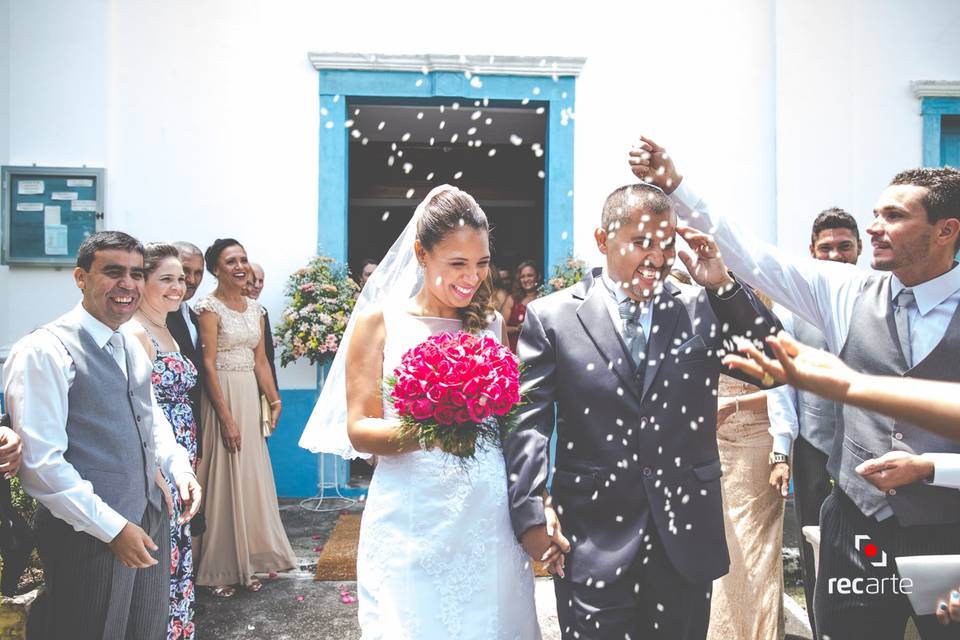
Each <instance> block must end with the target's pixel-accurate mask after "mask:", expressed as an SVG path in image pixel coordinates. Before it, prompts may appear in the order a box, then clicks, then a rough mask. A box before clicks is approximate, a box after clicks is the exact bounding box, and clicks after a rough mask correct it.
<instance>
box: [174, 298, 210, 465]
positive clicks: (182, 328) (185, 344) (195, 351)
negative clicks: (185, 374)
mask: <svg viewBox="0 0 960 640" xmlns="http://www.w3.org/2000/svg"><path fill="white" fill-rule="evenodd" d="M184 304H186V303H184ZM190 322H192V323H193V326H194V327H196V329H197V333H198V334H199V332H200V321H199V319H198V318H197V314H196V313H194V311H193V309H190ZM167 329H169V330H170V335H172V336H173V339H174V340H176V341H177V346H179V347H180V353H182V354H183V355H185V356H186V357H187V358H189V359H190V362H192V363H193V366H195V367H196V368H197V384H196V386H195V387H193V388H192V389H190V391H189V392H188V393H187V395H188V396H190V405H191V406H192V407H193V419H194V420H195V421H196V423H197V455H198V456H202V455H203V445H202V439H201V433H202V429H201V428H200V397H201V396H202V395H203V377H204V373H205V372H204V369H203V350H202V349H200V347H195V346H193V339H192V338H191V337H190V330H189V329H188V328H187V323H186V321H185V320H184V319H183V315H181V313H180V310H179V309H178V310H177V311H171V312H170V313H168V314H167Z"/></svg>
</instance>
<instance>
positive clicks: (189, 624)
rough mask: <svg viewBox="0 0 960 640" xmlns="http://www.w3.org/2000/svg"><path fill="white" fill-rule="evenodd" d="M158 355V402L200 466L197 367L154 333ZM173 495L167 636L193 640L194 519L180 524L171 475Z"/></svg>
mask: <svg viewBox="0 0 960 640" xmlns="http://www.w3.org/2000/svg"><path fill="white" fill-rule="evenodd" d="M150 341H151V342H153V348H154V350H155V351H156V354H157V355H156V358H155V359H154V361H153V373H152V375H151V382H152V383H153V391H154V393H155V394H156V396H157V402H158V403H159V404H160V407H161V408H162V409H163V413H164V414H165V415H166V416H167V420H169V421H170V424H171V425H172V426H173V435H174V437H175V438H176V440H177V442H178V443H179V444H180V445H181V446H182V447H183V448H184V449H186V450H187V453H188V454H189V455H190V465H191V466H192V467H193V469H194V471H196V468H197V423H196V420H194V418H193V409H192V407H191V406H190V398H189V397H187V392H188V391H190V389H192V388H193V387H194V386H196V384H197V368H196V367H195V366H194V364H193V363H192V362H190V359H189V358H187V357H186V356H185V355H183V354H182V353H180V352H179V351H161V350H160V345H159V344H157V341H156V340H155V339H154V338H153V336H150ZM167 486H168V487H169V488H170V495H171V496H173V517H172V518H171V519H170V622H169V624H168V625H167V640H181V639H183V640H193V638H194V631H195V629H194V624H193V601H194V592H193V549H192V546H191V538H190V523H189V522H188V523H186V524H182V525H178V524H177V518H179V517H180V513H181V510H182V508H183V505H182V503H181V501H180V498H179V496H178V493H177V488H176V486H174V485H173V483H172V482H171V481H170V479H169V478H168V479H167Z"/></svg>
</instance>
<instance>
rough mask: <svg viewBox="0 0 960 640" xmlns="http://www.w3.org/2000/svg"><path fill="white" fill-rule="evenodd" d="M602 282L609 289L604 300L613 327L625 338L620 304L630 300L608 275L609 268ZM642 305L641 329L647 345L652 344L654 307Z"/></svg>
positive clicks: (604, 270)
mask: <svg viewBox="0 0 960 640" xmlns="http://www.w3.org/2000/svg"><path fill="white" fill-rule="evenodd" d="M600 280H601V282H603V284H604V286H606V288H607V295H605V296H603V300H604V302H605V303H606V305H607V312H608V313H609V314H610V319H611V320H613V326H614V327H616V328H617V333H619V334H620V337H621V338H622V337H623V318H621V317H620V303H621V302H623V301H624V300H626V299H627V298H629V297H630V296H628V295H627V292H626V291H624V290H623V287H621V286H618V285H617V283H615V282H614V281H613V279H612V278H611V277H610V276H609V275H607V268H606V267H604V268H603V272H602V273H601V274H600ZM637 304H639V305H640V328H642V329H643V337H644V339H645V340H646V342H647V344H650V328H651V327H652V326H653V305H652V304H646V303H642V302H640V303H637Z"/></svg>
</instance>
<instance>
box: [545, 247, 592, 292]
mask: <svg viewBox="0 0 960 640" xmlns="http://www.w3.org/2000/svg"><path fill="white" fill-rule="evenodd" d="M586 271H587V264H586V263H585V262H584V261H583V260H580V259H579V258H575V257H573V255H572V254H571V255H568V256H567V258H566V260H564V261H563V262H561V263H560V264H557V265H554V267H553V276H552V277H551V278H550V279H549V280H547V281H546V282H545V283H544V286H543V288H544V292H543V293H544V294H547V293H553V292H554V291H560V290H561V289H566V288H567V287H571V286H573V285H575V284H576V283H578V282H580V281H581V280H583V275H584V274H585V273H586Z"/></svg>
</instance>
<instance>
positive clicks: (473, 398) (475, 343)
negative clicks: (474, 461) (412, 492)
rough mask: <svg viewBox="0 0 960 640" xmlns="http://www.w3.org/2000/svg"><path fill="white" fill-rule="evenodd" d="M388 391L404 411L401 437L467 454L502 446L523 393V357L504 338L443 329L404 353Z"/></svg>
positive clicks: (401, 412) (459, 455) (458, 454)
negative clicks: (521, 375)
mask: <svg viewBox="0 0 960 640" xmlns="http://www.w3.org/2000/svg"><path fill="white" fill-rule="evenodd" d="M386 388H387V393H388V394H389V396H390V398H391V400H392V402H393V407H394V409H396V411H397V414H398V416H399V417H400V420H401V423H402V427H401V429H400V439H401V440H408V439H415V440H416V441H418V442H419V443H420V444H421V446H423V447H425V448H429V447H433V446H438V447H440V448H441V449H442V450H443V451H445V452H446V453H448V454H451V455H453V456H455V457H457V458H459V459H460V460H461V462H463V461H466V460H468V459H471V458H473V457H474V456H475V455H476V450H477V448H480V449H483V448H484V447H486V446H494V447H499V446H501V444H502V439H503V437H504V436H505V435H506V433H507V432H508V431H509V430H510V428H512V426H513V424H514V420H515V413H516V409H517V408H518V406H519V404H520V401H521V397H520V367H519V361H518V360H517V357H516V356H515V355H514V354H513V353H512V352H511V351H510V349H509V348H507V347H505V346H504V345H503V344H501V343H500V342H497V341H496V340H494V339H493V338H490V337H486V336H483V337H481V336H477V335H474V334H471V333H467V332H464V331H460V332H458V333H455V334H453V333H441V334H437V335H434V336H431V337H430V338H428V339H427V340H426V341H424V342H422V343H420V344H419V345H417V346H416V347H413V348H412V349H410V350H408V351H407V352H406V353H404V354H403V357H402V358H401V361H400V365H399V366H398V367H397V368H396V369H395V370H394V372H393V376H391V377H390V378H388V379H387V380H386Z"/></svg>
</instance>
